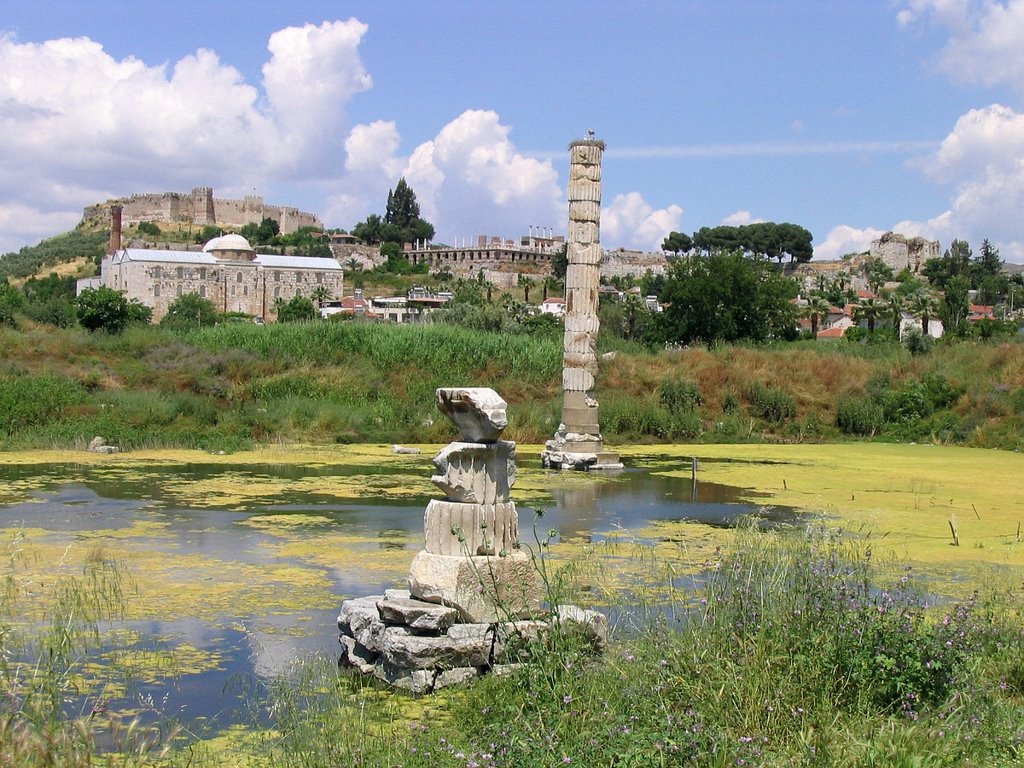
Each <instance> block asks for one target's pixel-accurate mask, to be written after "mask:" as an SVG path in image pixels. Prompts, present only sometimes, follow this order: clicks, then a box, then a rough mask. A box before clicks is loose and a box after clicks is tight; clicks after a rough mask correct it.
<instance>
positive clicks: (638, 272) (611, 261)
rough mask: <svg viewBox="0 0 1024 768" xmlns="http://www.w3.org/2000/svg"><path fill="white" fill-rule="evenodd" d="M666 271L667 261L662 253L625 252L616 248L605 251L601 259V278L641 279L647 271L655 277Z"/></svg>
mask: <svg viewBox="0 0 1024 768" xmlns="http://www.w3.org/2000/svg"><path fill="white" fill-rule="evenodd" d="M667 269H668V259H667V258H666V256H665V254H664V253H650V252H644V251H627V250H626V249H624V248H617V249H615V250H614V251H605V252H604V256H603V257H602V259H601V277H603V278H606V279H607V278H612V277H624V276H627V275H631V276H633V277H643V276H644V275H645V274H646V273H647V271H648V270H650V271H651V272H652V273H653V274H655V275H663V274H665V271H666V270H667Z"/></svg>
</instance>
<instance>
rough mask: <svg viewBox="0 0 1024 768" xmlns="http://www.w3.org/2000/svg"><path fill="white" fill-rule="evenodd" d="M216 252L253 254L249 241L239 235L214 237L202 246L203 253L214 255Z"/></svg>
mask: <svg viewBox="0 0 1024 768" xmlns="http://www.w3.org/2000/svg"><path fill="white" fill-rule="evenodd" d="M217 251H233V252H235V253H238V252H243V253H254V251H253V247H252V246H251V245H249V241H248V240H246V239H245V238H244V237H242V236H241V235H236V234H229V235H221V236H220V237H215V238H213V240H211V241H210V242H208V243H207V244H206V245H204V246H203V253H214V252H217Z"/></svg>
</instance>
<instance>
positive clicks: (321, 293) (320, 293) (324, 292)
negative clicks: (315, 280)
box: [309, 285, 331, 307]
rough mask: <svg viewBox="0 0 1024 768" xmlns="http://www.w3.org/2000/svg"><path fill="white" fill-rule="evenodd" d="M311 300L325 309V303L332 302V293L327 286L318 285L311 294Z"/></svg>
mask: <svg viewBox="0 0 1024 768" xmlns="http://www.w3.org/2000/svg"><path fill="white" fill-rule="evenodd" d="M309 298H311V299H312V300H313V301H315V302H316V305H317V307H323V305H324V303H325V302H328V301H330V300H331V292H330V291H329V290H328V289H327V286H326V285H318V286H317V287H316V288H314V289H313V290H312V291H311V292H310V294H309Z"/></svg>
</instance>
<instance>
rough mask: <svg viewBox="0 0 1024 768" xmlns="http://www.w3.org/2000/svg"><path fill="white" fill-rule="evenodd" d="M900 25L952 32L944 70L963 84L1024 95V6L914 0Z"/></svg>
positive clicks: (1016, 1)
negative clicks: (924, 23)
mask: <svg viewBox="0 0 1024 768" xmlns="http://www.w3.org/2000/svg"><path fill="white" fill-rule="evenodd" d="M896 18H897V21H899V23H900V24H902V25H905V26H906V25H910V24H913V23H915V22H918V21H921V20H931V21H933V22H934V23H936V24H938V25H940V26H942V27H945V28H946V29H948V30H949V33H950V36H949V40H948V41H947V42H946V45H945V47H944V48H943V50H942V52H941V53H940V55H939V61H938V66H939V69H940V70H941V71H943V72H945V73H946V74H948V75H949V76H950V77H951V78H952V79H953V80H955V81H957V82H962V83H971V84H977V85H985V86H992V85H998V84H1003V83H1005V84H1009V85H1010V86H1012V87H1014V88H1016V89H1018V90H1021V89H1024V57H1021V55H1020V41H1021V40H1022V39H1024V0H1007V1H1006V2H997V0H909V1H908V2H907V3H906V4H905V7H904V8H903V9H902V10H901V11H900V12H899V13H898V14H897V16H896Z"/></svg>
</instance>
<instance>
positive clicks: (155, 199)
mask: <svg viewBox="0 0 1024 768" xmlns="http://www.w3.org/2000/svg"><path fill="white" fill-rule="evenodd" d="M115 205H120V206H121V207H122V214H121V215H122V222H123V224H124V226H131V225H133V224H138V223H140V222H143V221H152V222H157V223H166V224H178V223H186V224H194V225H196V226H200V227H203V226H207V225H218V226H222V227H229V228H241V227H244V226H245V225H246V224H259V223H260V222H261V221H263V219H273V220H274V221H276V222H277V224H278V226H279V227H280V230H281V234H285V235H287V234H290V233H292V232H295V231H297V230H298V229H299V228H301V227H320V228H322V227H323V223H322V222H321V221H320V218H319V217H318V216H317V215H316V214H315V213H309V212H307V211H300V210H298V209H297V208H293V207H290V206H282V205H266V204H265V203H264V202H263V197H262V196H261V195H246V196H245V197H244V198H242V199H241V200H237V199H236V200H232V199H228V198H216V197H214V196H213V187H194V188H193V189H192V191H191V192H190V193H182V192H162V193H136V194H132V195H129V196H127V197H122V198H119V199H116V200H107V201H106V202H103V203H97V204H95V205H89V206H86V207H85V209H84V210H83V211H82V220H83V221H97V222H104V223H105V222H108V221H109V220H110V210H111V208H112V207H113V206H115Z"/></svg>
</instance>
